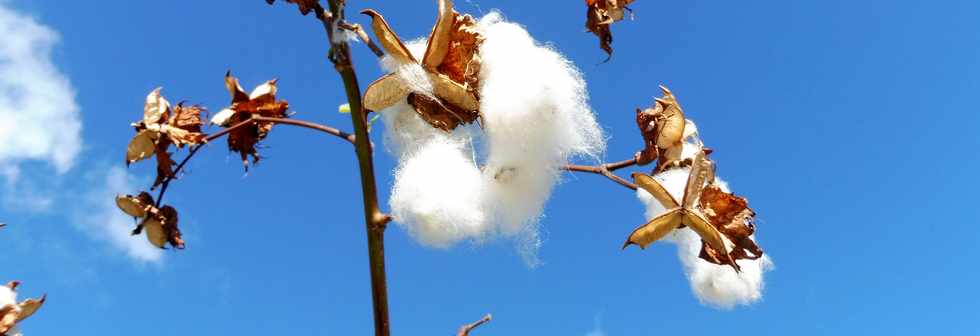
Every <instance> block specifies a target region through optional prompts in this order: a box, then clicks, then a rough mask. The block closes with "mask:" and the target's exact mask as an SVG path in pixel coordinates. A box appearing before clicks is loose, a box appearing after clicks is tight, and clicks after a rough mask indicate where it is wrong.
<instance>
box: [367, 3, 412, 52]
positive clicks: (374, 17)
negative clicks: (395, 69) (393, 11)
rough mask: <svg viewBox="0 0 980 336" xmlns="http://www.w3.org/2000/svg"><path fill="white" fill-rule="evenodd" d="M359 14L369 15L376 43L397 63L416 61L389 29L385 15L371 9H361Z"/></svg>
mask: <svg viewBox="0 0 980 336" xmlns="http://www.w3.org/2000/svg"><path fill="white" fill-rule="evenodd" d="M361 14H364V15H367V16H370V17H371V29H372V30H374V35H375V36H377V37H378V43H380V44H381V47H382V48H384V49H385V52H387V53H388V55H389V56H391V58H392V59H393V60H394V61H395V62H398V63H399V64H411V63H418V62H419V61H417V60H415V57H414V56H412V52H411V51H409V50H408V47H405V43H403V42H402V39H401V38H399V37H398V35H397V34H395V32H394V31H392V30H391V26H389V25H388V21H385V17H384V16H382V15H381V13H378V12H377V11H375V10H373V9H365V10H363V11H361Z"/></svg>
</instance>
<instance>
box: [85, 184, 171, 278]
mask: <svg viewBox="0 0 980 336" xmlns="http://www.w3.org/2000/svg"><path fill="white" fill-rule="evenodd" d="M134 184H135V183H134V182H133V178H132V177H131V176H129V174H128V173H127V172H126V170H125V169H123V168H120V167H113V168H111V169H109V170H108V174H106V175H105V177H104V182H103V183H101V185H103V186H104V187H102V188H96V189H95V190H93V191H91V192H89V193H88V194H87V195H85V196H84V199H83V200H82V202H83V203H82V206H81V207H80V209H79V210H78V211H76V214H75V216H74V218H75V219H76V220H75V223H76V226H78V228H79V229H81V230H82V231H84V232H85V233H87V234H89V235H90V236H92V237H93V238H95V239H98V240H102V241H105V242H107V243H109V244H110V245H112V247H114V248H117V249H119V250H122V251H123V252H125V253H126V255H127V256H128V257H130V258H132V259H133V260H136V261H139V262H147V263H158V262H160V261H161V259H162V258H163V250H160V249H158V248H156V247H154V246H153V245H150V243H148V242H147V241H146V238H144V237H142V236H137V237H134V236H131V235H130V232H132V230H133V228H135V227H136V224H135V223H134V222H133V218H132V217H128V216H126V215H125V214H123V213H122V211H119V209H118V208H117V207H116V202H115V197H116V195H117V194H125V193H131V192H132V191H133V190H136V188H135V187H134V186H133V185H134Z"/></svg>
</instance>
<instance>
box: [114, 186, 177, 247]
mask: <svg viewBox="0 0 980 336" xmlns="http://www.w3.org/2000/svg"><path fill="white" fill-rule="evenodd" d="M116 206H118V207H119V210H122V212H124V213H126V214H127V215H130V216H133V217H135V218H139V219H140V222H139V224H138V225H137V226H136V228H135V229H133V232H132V234H133V235H138V234H140V233H143V232H145V233H146V239H147V240H148V241H149V242H150V244H153V246H156V247H159V248H166V247H165V246H166V244H167V243H169V244H170V246H173V247H174V248H177V249H181V250H182V249H184V240H183V238H182V237H181V234H180V229H179V228H178V227H177V223H178V216H177V209H174V208H173V207H172V206H169V205H164V206H163V207H161V208H159V209H158V208H157V207H156V206H154V203H153V196H151V195H150V194H149V193H147V192H145V191H144V192H141V193H140V194H139V195H137V196H133V195H125V196H116Z"/></svg>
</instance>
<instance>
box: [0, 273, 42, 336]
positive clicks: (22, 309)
mask: <svg viewBox="0 0 980 336" xmlns="http://www.w3.org/2000/svg"><path fill="white" fill-rule="evenodd" d="M18 286H20V281H11V282H9V283H7V284H6V285H3V286H0V336H6V335H19V332H18V331H17V324H18V323H20V322H21V321H23V320H24V319H26V318H28V317H30V316H31V315H34V313H35V312H37V310H38V309H40V308H41V306H42V305H44V301H45V299H46V298H47V295H43V296H41V298H38V299H27V300H24V301H21V302H17V287H18Z"/></svg>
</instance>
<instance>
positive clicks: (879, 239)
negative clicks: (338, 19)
mask: <svg viewBox="0 0 980 336" xmlns="http://www.w3.org/2000/svg"><path fill="white" fill-rule="evenodd" d="M580 2H581V1H572V2H569V3H568V4H564V5H556V4H555V3H551V2H548V3H546V2H527V1H477V0H470V1H463V0H460V1H459V4H458V5H457V7H458V9H460V10H462V11H466V12H469V13H473V14H476V15H478V14H481V13H486V12H488V11H489V10H491V9H494V8H496V9H499V10H500V11H502V12H503V13H504V15H505V16H506V17H507V18H508V19H509V20H512V21H516V22H519V23H522V24H524V25H525V26H526V28H527V29H528V31H530V32H531V34H533V35H534V36H535V37H536V38H537V39H538V40H540V41H547V42H549V43H552V44H553V45H554V46H555V47H556V48H557V49H558V50H560V51H561V52H562V53H564V54H565V55H566V56H567V57H568V58H569V59H571V60H572V61H574V62H575V63H576V64H577V65H578V66H579V67H580V69H581V70H582V71H583V73H584V75H585V78H586V80H587V81H588V83H589V89H590V95H591V102H592V106H593V108H594V110H595V111H596V112H597V114H598V117H599V121H600V123H601V124H602V125H603V128H604V130H605V131H606V132H607V134H609V136H610V139H609V141H608V142H609V147H608V149H607V154H606V156H607V158H608V159H609V160H610V161H613V160H619V159H623V158H627V157H629V156H630V155H632V153H633V152H634V151H635V150H636V149H637V147H638V145H639V144H640V140H639V135H638V134H637V132H636V129H635V124H634V121H633V111H634V108H636V107H640V106H647V105H648V104H650V102H651V98H652V97H653V96H654V95H657V94H658V92H657V89H656V86H657V85H658V84H666V85H668V86H669V87H670V88H671V89H672V90H673V91H674V92H675V93H676V94H677V96H678V97H679V99H680V101H681V103H682V104H683V105H684V108H685V112H686V113H687V115H688V117H689V118H692V119H693V120H695V121H697V122H698V126H699V130H700V131H701V134H702V137H703V138H704V140H705V142H706V143H707V144H708V145H709V146H711V147H713V148H714V149H715V150H716V152H715V154H713V155H712V157H713V158H714V159H715V161H716V162H717V163H718V166H719V174H720V175H722V176H724V177H725V178H726V179H727V180H728V181H730V182H731V184H732V186H733V188H734V189H735V190H736V191H737V192H738V193H740V194H742V195H745V196H747V197H748V198H749V199H750V200H751V204H752V205H753V207H754V209H755V210H756V212H757V213H759V216H760V224H759V232H758V238H759V241H760V243H761V244H762V246H763V247H764V248H765V249H766V251H767V253H769V254H770V255H771V256H772V258H773V260H774V261H775V263H776V269H775V270H773V271H771V272H769V273H767V275H766V288H765V294H764V298H763V300H762V301H760V302H758V303H756V304H755V305H752V306H748V307H739V308H736V309H733V310H718V309H714V308H711V307H707V306H704V305H702V304H700V303H699V302H698V300H697V298H696V297H695V296H694V295H693V294H692V293H691V291H690V287H689V285H688V283H687V279H686V278H685V277H684V274H683V271H682V268H681V265H680V263H679V261H678V260H677V256H676V252H675V250H674V247H673V246H672V245H660V246H657V245H655V247H654V248H650V249H647V250H645V251H640V250H638V249H630V250H626V251H621V250H620V249H619V247H620V244H621V242H622V241H623V239H624V237H625V236H626V235H627V234H628V233H629V232H630V231H631V230H632V229H633V228H634V227H635V226H637V225H639V224H640V223H642V222H643V206H642V204H640V203H639V202H638V201H637V200H636V197H635V196H634V194H633V193H630V192H626V191H625V190H624V189H622V188H620V187H618V186H615V185H613V184H611V183H609V182H608V181H606V180H604V179H601V178H599V177H596V176H586V175H574V176H573V175H566V176H565V177H564V179H563V183H562V184H560V185H559V186H558V188H557V189H556V191H555V192H554V194H553V195H552V199H551V201H549V203H548V205H547V208H546V211H545V213H546V216H545V218H544V219H543V220H542V234H543V237H544V245H543V246H542V248H541V250H540V252H539V257H540V259H541V260H542V261H543V265H541V266H539V267H537V268H534V269H531V268H528V267H527V266H526V265H525V264H524V263H523V262H522V260H521V258H520V256H519V255H518V254H517V253H516V252H515V249H514V246H513V243H512V242H510V241H507V240H499V241H493V242H489V243H486V244H483V245H480V246H473V245H465V244H464V245H462V246H458V247H456V248H454V249H452V250H449V251H444V250H433V249H430V248H427V247H424V246H421V245H420V244H418V243H417V242H415V241H413V240H412V239H411V238H410V237H409V236H408V235H407V234H406V232H405V231H404V230H402V229H401V228H398V227H396V226H393V227H392V228H391V229H390V230H389V233H388V235H387V237H388V239H387V248H388V249H387V257H388V258H387V261H388V275H389V286H390V287H389V296H390V300H391V301H390V304H391V316H392V331H393V333H395V334H399V335H433V334H449V333H452V332H454V331H455V329H456V328H457V327H458V326H459V325H461V324H463V323H468V322H470V321H473V320H476V319H478V318H479V317H481V316H482V315H483V314H485V313H488V312H489V313H493V314H494V317H495V318H494V320H493V322H491V324H489V325H487V326H485V327H481V329H479V330H478V331H477V332H478V333H479V334H481V335H483V334H486V335H531V334H547V335H586V334H590V335H627V334H638V335H654V334H674V333H678V332H684V333H686V334H696V335H702V334H704V335H709V334H718V333H733V332H734V333H737V334H749V333H752V334H761V335H785V334H790V333H791V334H797V335H824V334H860V333H873V334H891V335H918V334H923V333H930V334H956V333H959V334H967V333H971V332H970V331H971V330H973V331H974V332H975V330H976V327H975V326H974V325H973V323H972V322H973V320H975V319H976V318H977V317H980V316H978V313H977V303H978V302H980V295H978V294H977V293H976V292H975V288H974V286H972V285H974V284H975V283H977V281H978V280H980V276H978V274H980V272H978V271H977V270H976V269H975V268H974V267H972V266H974V265H976V260H978V257H980V252H978V251H977V243H978V241H977V240H978V237H980V232H978V230H977V229H976V226H975V225H976V224H977V222H978V219H980V216H978V215H980V214H978V211H977V208H976V205H975V202H976V201H977V197H976V196H975V195H974V193H973V192H972V189H973V188H976V187H978V186H980V185H978V182H977V179H976V177H975V175H974V173H971V172H976V171H977V169H978V168H980V167H978V161H977V159H976V158H975V155H973V153H974V152H976V148H977V146H980V137H978V136H976V135H975V134H977V132H978V125H980V123H978V117H977V107H976V103H975V97H976V96H977V92H980V34H978V33H977V32H978V31H980V23H978V22H980V20H977V18H978V17H977V13H980V3H978V2H976V1H965V0H964V1H956V0H950V1H945V2H943V3H941V4H940V3H928V4H927V3H924V2H917V1H835V0H829V1H819V2H817V1H809V2H801V1H792V2H791V1H786V2H777V1H739V2H731V1H728V2H725V1H721V2H719V1H673V2H671V1H652V0H639V1H637V2H636V3H635V4H634V6H633V8H634V9H635V10H636V19H635V20H634V21H625V22H621V23H618V24H616V25H615V26H614V28H613V31H614V34H615V41H614V43H613V47H614V48H615V49H616V52H615V55H614V57H613V59H612V61H611V62H609V63H606V64H602V65H597V64H598V63H599V62H600V61H602V60H603V59H604V57H605V56H604V54H602V52H601V51H600V50H599V49H598V47H597V43H596V41H595V38H594V37H593V36H591V35H589V34H587V33H583V29H582V24H583V21H584V17H583V16H584V15H583V14H584V13H583V12H584V8H583V7H584V5H582V4H581V3H580ZM349 6H350V7H351V9H352V10H350V11H349V12H351V13H353V12H355V11H354V10H353V9H361V8H365V7H373V8H376V9H378V10H379V11H380V12H382V13H384V14H385V15H387V16H388V17H389V21H390V23H391V24H392V26H393V27H394V29H395V30H396V31H397V32H399V34H401V35H402V36H403V37H406V38H409V37H415V36H421V35H424V34H427V33H428V30H429V29H430V27H431V24H432V21H433V17H434V15H435V2H434V1H412V2H408V1H369V2H367V1H350V4H349ZM0 8H3V9H2V10H3V11H7V12H8V13H13V15H12V16H16V17H20V16H26V17H30V18H33V20H36V22H38V23H39V24H40V25H43V26H46V27H48V29H49V30H50V32H53V33H56V34H57V36H59V38H58V39H57V40H56V41H55V40H53V39H48V38H44V39H42V40H44V41H47V42H45V43H48V44H49V45H50V46H51V47H52V48H53V49H51V52H50V55H48V54H46V53H42V54H40V55H37V56H36V57H35V56H29V57H27V58H26V59H27V60H34V61H37V62H41V63H44V62H48V61H50V63H51V64H52V65H53V67H54V68H55V69H56V70H57V71H56V72H55V73H28V74H18V75H17V76H14V75H12V74H11V73H10V72H4V76H7V77H8V78H7V80H10V78H18V79H21V78H22V79H23V81H24V82H31V83H34V82H36V81H33V80H34V77H32V76H35V75H36V76H38V77H37V78H40V79H41V82H42V83H47V81H45V80H55V79H58V78H62V79H66V80H67V81H68V82H69V83H70V86H71V88H73V90H74V92H75V95H74V97H73V99H74V104H77V106H78V109H77V112H76V113H72V109H71V108H70V106H60V105H55V108H53V109H51V111H54V112H52V113H54V114H55V115H59V114H58V113H61V114H62V115H63V116H64V118H68V119H71V118H78V119H79V120H80V122H81V125H82V130H81V133H80V136H78V137H75V138H71V139H70V140H69V141H67V142H64V143H62V142H52V143H51V144H50V146H47V147H45V146H41V147H42V148H41V149H42V150H41V152H40V154H37V155H34V156H30V155H26V154H16V153H21V152H18V149H17V148H14V147H13V146H15V145H11V143H14V142H7V143H4V144H0V157H4V158H6V159H7V161H6V162H2V163H0V168H4V170H3V171H4V172H6V174H5V175H4V176H3V177H0V180H3V182H2V183H0V219H2V220H3V221H5V222H7V223H10V226H9V227H7V228H5V229H3V231H0V248H2V251H3V253H0V281H7V280H11V279H18V280H22V281H24V285H23V287H21V292H22V293H23V295H32V296H33V295H38V294H40V293H42V292H47V293H48V294H49V298H50V301H49V303H48V304H47V305H46V306H45V308H44V310H43V311H42V312H41V313H40V314H39V315H37V316H36V317H33V318H31V319H30V320H28V321H27V322H25V323H24V325H23V329H24V331H25V332H26V333H27V334H28V335H61V334H67V333H73V334H99V335H132V334H134V333H137V332H138V333H140V334H142V335H213V334H236V335H267V334H281V335H355V334H368V333H370V332H371V308H370V300H369V295H370V292H369V283H368V275H367V257H366V244H365V241H364V232H363V230H364V228H363V224H362V222H361V218H360V217H361V211H360V207H361V204H360V201H359V200H360V190H359V184H358V180H357V178H356V173H357V170H356V162H355V161H354V157H353V153H352V152H350V151H349V150H347V147H345V145H344V144H343V143H342V142H340V141H337V140H336V139H333V138H324V137H321V136H319V135H317V134H314V133H311V132H309V131H306V130H302V129H293V128H286V127H281V128H277V129H276V131H275V132H273V134H272V136H271V137H270V138H269V139H268V140H267V141H266V144H267V145H268V148H266V149H265V150H264V154H265V155H266V156H267V160H266V161H265V162H263V163H262V164H261V165H260V166H258V167H257V168H256V169H254V170H253V171H252V172H251V173H250V174H248V175H247V176H244V174H243V172H242V169H241V166H240V164H239V162H238V159H237V155H232V154H229V153H228V152H227V150H226V149H225V148H224V145H223V144H217V145H215V146H211V147H210V148H207V149H206V150H205V151H203V152H202V153H201V155H199V156H198V157H196V158H195V160H194V162H192V163H191V164H190V170H189V174H188V175H187V176H186V177H185V178H184V179H183V180H182V181H179V182H178V183H177V184H175V185H174V187H173V188H172V191H169V192H168V197H167V198H168V203H171V204H174V205H175V206H177V207H178V208H179V209H180V210H181V226H182V230H183V231H184V233H185V239H186V240H187V242H188V249H186V250H184V251H180V252H173V251H166V252H164V253H163V254H162V256H159V257H158V256H156V255H154V252H152V251H151V252H147V251H146V250H143V249H141V248H140V247H139V246H142V244H137V243H143V242H144V241H143V240H142V239H141V238H133V239H132V240H123V241H114V240H113V238H111V236H108V235H107V233H105V232H104V230H105V228H106V227H111V226H107V225H108V224H109V223H116V224H119V223H122V222H120V221H119V217H118V216H116V214H114V213H111V212H106V211H105V210H106V206H105V204H106V202H107V201H110V199H109V198H108V196H107V195H112V194H114V193H115V192H117V191H120V192H124V191H130V192H133V191H136V190H138V189H139V188H145V187H146V186H147V185H148V183H149V182H150V181H151V179H152V176H151V174H152V165H151V164H149V163H145V164H137V165H134V166H133V167H132V168H130V169H129V170H128V171H125V173H124V172H123V171H122V170H121V168H123V164H122V157H123V151H124V147H125V144H126V143H127V141H128V140H129V138H130V137H131V136H132V131H131V128H130V127H129V126H128V125H129V123H130V122H132V121H134V120H136V119H137V118H139V116H140V115H141V113H142V110H141V108H142V104H143V99H144V96H145V95H146V93H147V92H149V91H150V90H152V89H153V88H155V87H157V86H163V87H164V94H165V95H166V96H167V97H168V98H170V99H171V100H172V101H177V100H181V99H188V100H189V101H192V102H195V103H201V104H204V105H206V106H208V107H210V108H211V109H212V110H215V111H216V110H217V109H220V108H221V107H223V106H224V105H225V104H227V93H226V91H225V90H224V87H223V83H222V76H223V74H224V72H225V71H226V70H228V69H231V70H233V71H234V72H235V73H236V74H237V75H238V76H239V77H240V78H241V80H242V81H243V84H244V86H246V87H251V86H253V85H257V84H259V83H261V82H262V81H264V80H267V79H270V78H273V77H275V78H279V79H280V82H279V83H280V85H279V89H280V91H279V92H280V95H281V96H282V97H283V98H285V99H287V100H289V102H290V106H291V108H292V109H293V110H295V111H296V112H298V114H297V115H296V117H297V118H301V119H305V120H313V121H316V122H321V123H325V124H330V125H334V126H338V127H340V128H342V129H348V130H349V129H350V126H349V118H348V116H347V115H341V114H338V113H336V106H337V105H338V104H340V103H343V102H344V95H343V90H342V87H341V83H340V81H339V79H338V76H337V75H336V74H335V72H334V71H333V69H332V68H331V67H330V65H329V63H328V62H327V60H326V59H325V57H324V55H325V53H326V51H327V45H326V43H325V41H324V39H323V36H322V34H323V32H322V30H321V28H320V27H318V26H317V24H316V23H315V22H313V21H312V19H310V18H303V17H300V16H299V15H298V14H297V12H296V11H295V9H294V8H287V7H286V6H275V7H269V6H267V5H266V4H265V2H264V1H259V0H250V1H232V0H221V1H218V0H213V1H191V0H179V1H168V2H151V1H123V0H106V1H100V2H98V4H94V3H92V2H77V1H52V0H43V1H23V0H13V1H9V0H8V1H0ZM11 11H12V12H11ZM12 16H11V15H6V16H2V17H3V18H6V19H5V20H7V19H9V18H10V17H12ZM353 18H354V19H355V20H356V21H358V22H362V23H365V22H366V20H365V19H364V18H363V17H360V16H354V17H353ZM10 22H11V21H8V22H4V23H2V24H0V26H8V27H7V28H6V30H5V31H6V32H8V33H9V32H11V31H12V32H14V33H23V32H24V31H27V30H25V29H12V28H10V27H9V25H10ZM13 22H20V21H13ZM31 31H33V30H31ZM42 35H43V34H42ZM51 36H54V35H51ZM22 40H24V36H17V34H13V35H12V34H6V35H3V36H2V37H0V44H3V43H8V44H10V43H13V42H14V41H22ZM0 49H2V48H0ZM41 49H43V48H41ZM3 56H4V57H0V69H3V68H2V66H4V62H8V61H9V60H8V57H11V56H10V55H3ZM355 57H356V63H357V64H356V66H357V70H358V72H359V75H360V78H361V82H362V84H366V83H369V82H370V81H371V80H373V79H374V78H376V77H377V76H378V75H379V74H381V70H380V69H379V68H378V66H377V64H376V62H375V60H374V59H373V56H371V55H370V54H369V53H368V51H367V50H366V48H364V47H363V46H360V45H358V46H355ZM22 58H23V57H22ZM28 63H31V62H28ZM31 64H33V63H31ZM42 67H43V66H42ZM6 71H9V69H7V70H6ZM20 76H27V77H20ZM45 76H46V77H45ZM5 83H6V82H5ZM5 85H6V84H5ZM15 91H17V90H16V88H15V89H9V88H7V87H3V86H0V97H3V98H4V99H13V98H10V97H19V96H18V95H21V94H22V93H18V92H15ZM56 96H57V95H56ZM62 96H66V95H62ZM67 97H69V98H70V97H71V94H70V93H69V94H67ZM39 99H40V100H41V101H47V102H52V104H54V103H56V102H59V101H58V100H57V99H53V98H50V97H47V96H44V97H42V98H39ZM0 101H2V100H0ZM21 113H22V114H31V113H32V111H15V110H13V109H12V108H11V107H9V106H6V107H0V121H6V122H9V120H13V119H10V118H12V117H11V115H13V114H21ZM39 118H40V117H39ZM56 119H58V118H54V119H31V118H26V119H23V120H29V121H30V122H37V120H44V121H45V123H43V124H41V126H40V127H35V128H33V129H31V130H32V132H40V133H38V134H25V133H26V130H27V129H28V127H23V126H22V125H13V126H11V125H9V124H8V125H0V132H5V133H0V139H5V140H10V139H25V138H26V139H33V138H45V139H48V138H50V139H58V138H59V137H58V136H57V135H61V136H64V135H66V134H68V135H71V132H67V131H66V130H65V129H64V128H62V127H60V126H61V124H60V123H51V120H56ZM35 126H37V125H35ZM41 133H43V134H41ZM375 136H376V139H375V141H380V136H379V134H375ZM71 144H77V145H80V147H79V148H80V150H79V151H78V153H77V155H74V156H72V158H73V160H72V163H71V164H70V168H68V169H67V170H65V171H64V172H58V169H57V164H56V163H55V162H56V159H54V158H55V157H56V156H57V155H59V154H57V153H62V154H61V155H64V154H63V152H64V150H66V149H65V148H70V147H71V146H72V145H71ZM5 147H6V148H5ZM11 153H15V154H11ZM18 155H20V156H18ZM376 160H377V161H376V162H377V171H378V172H379V175H380V180H379V184H380V185H381V186H382V187H381V189H382V191H381V193H382V196H383V197H385V196H386V195H387V193H388V191H387V187H388V186H390V184H391V174H390V172H391V170H392V169H393V167H394V164H395V162H394V161H393V159H392V157H391V156H390V155H388V154H387V153H385V152H381V151H379V152H378V153H377V154H376ZM14 168H16V169H17V170H19V172H20V173H19V174H18V175H17V176H13V175H12V174H10V173H9V172H11V171H13V169H14ZM120 188H122V189H125V188H131V189H129V190H115V189H120ZM110 210H111V209H110ZM125 224H129V223H128V222H125ZM120 225H121V224H120ZM127 251H129V252H127ZM127 253H129V254H127ZM147 260H150V261H147ZM597 328H598V329H597Z"/></svg>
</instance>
